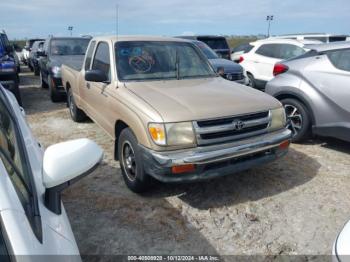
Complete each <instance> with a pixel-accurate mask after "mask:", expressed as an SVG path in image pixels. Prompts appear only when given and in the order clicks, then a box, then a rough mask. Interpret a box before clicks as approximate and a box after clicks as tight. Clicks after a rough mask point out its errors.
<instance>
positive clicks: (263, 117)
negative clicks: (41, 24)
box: [62, 36, 291, 192]
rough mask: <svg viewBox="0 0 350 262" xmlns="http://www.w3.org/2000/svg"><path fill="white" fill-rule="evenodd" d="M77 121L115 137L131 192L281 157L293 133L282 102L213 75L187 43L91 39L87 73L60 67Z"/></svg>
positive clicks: (130, 38) (133, 38)
mask: <svg viewBox="0 0 350 262" xmlns="http://www.w3.org/2000/svg"><path fill="white" fill-rule="evenodd" d="M62 80H63V85H64V87H65V90H66V92H67V95H68V96H67V98H68V99H67V100H68V106H69V109H70V114H71V117H72V119H73V120H74V121H77V122H80V121H83V120H84V119H85V118H86V115H87V116H89V117H90V118H91V119H93V120H94V121H95V122H96V123H97V124H98V125H99V126H100V127H101V128H103V129H104V130H105V131H106V133H107V134H108V135H109V136H110V137H111V138H113V140H114V141H115V143H114V145H112V146H114V150H115V159H116V160H119V161H120V167H121V170H122V174H123V178H124V180H125V182H126V184H127V186H128V187H129V188H130V189H131V190H132V191H134V192H141V191H144V190H146V189H147V188H148V186H149V182H150V180H151V177H153V178H155V179H157V180H160V181H163V182H183V181H197V180H203V179H209V178H214V177H218V176H223V175H229V174H232V173H234V172H238V171H242V170H245V169H248V168H251V167H254V166H257V165H260V164H263V163H267V162H270V161H272V160H275V159H276V158H278V157H280V156H283V155H284V154H286V152H287V150H288V147H289V142H290V139H291V132H290V131H289V130H288V129H287V128H286V127H285V125H286V118H285V113H284V110H283V108H282V106H281V104H280V103H279V102H278V101H277V100H276V99H274V98H273V97H271V96H269V95H267V94H265V93H262V92H260V91H257V90H255V89H252V88H249V87H247V86H243V85H240V84H236V83H233V82H231V81H227V80H225V79H223V78H221V77H219V76H218V75H217V73H216V72H215V71H214V70H213V68H212V67H211V65H210V63H209V62H208V60H207V59H206V58H205V56H204V55H203V53H202V52H201V51H200V50H199V49H198V48H197V47H196V46H195V45H194V44H192V43H191V42H188V41H187V40H182V39H178V38H165V37H141V36H118V37H95V38H93V39H92V40H91V42H90V44H89V47H88V50H87V53H86V55H85V61H84V64H83V68H74V67H72V66H69V65H63V66H62Z"/></svg>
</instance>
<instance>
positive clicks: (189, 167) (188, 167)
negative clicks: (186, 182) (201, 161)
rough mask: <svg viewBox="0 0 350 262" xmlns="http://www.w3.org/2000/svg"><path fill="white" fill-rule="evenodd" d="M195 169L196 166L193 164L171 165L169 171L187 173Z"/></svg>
mask: <svg viewBox="0 0 350 262" xmlns="http://www.w3.org/2000/svg"><path fill="white" fill-rule="evenodd" d="M195 170H196V166H195V165H193V164H188V165H181V166H173V167H172V168H171V172H172V173H173V174H182V173H189V172H194V171H195Z"/></svg>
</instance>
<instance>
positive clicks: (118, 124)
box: [114, 120, 129, 160]
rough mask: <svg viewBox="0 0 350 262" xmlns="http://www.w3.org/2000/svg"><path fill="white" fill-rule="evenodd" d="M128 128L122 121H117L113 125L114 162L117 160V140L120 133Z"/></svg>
mask: <svg viewBox="0 0 350 262" xmlns="http://www.w3.org/2000/svg"><path fill="white" fill-rule="evenodd" d="M128 127H129V126H128V125H127V124H126V123H125V122H123V121H122V120H118V121H117V122H116V123H115V128H114V130H115V131H114V133H115V142H114V159H115V160H119V159H118V140H119V136H120V133H121V132H122V131H123V130H124V129H125V128H128Z"/></svg>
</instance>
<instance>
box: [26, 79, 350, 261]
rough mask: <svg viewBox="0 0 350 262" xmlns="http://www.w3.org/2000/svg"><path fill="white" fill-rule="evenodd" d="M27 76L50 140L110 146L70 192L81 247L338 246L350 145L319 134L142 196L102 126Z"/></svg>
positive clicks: (37, 127)
mask: <svg viewBox="0 0 350 262" xmlns="http://www.w3.org/2000/svg"><path fill="white" fill-rule="evenodd" d="M21 84H22V86H21V92H22V97H23V101H24V109H25V110H26V113H27V119H28V122H29V124H30V126H31V128H32V130H33V132H34V134H35V136H36V137H37V138H38V139H39V141H40V142H41V143H42V144H43V145H44V146H45V147H47V146H49V145H51V144H54V143H57V142H61V141H65V140H69V139H74V138H80V137H88V138H91V139H93V140H95V141H96V142H97V143H98V144H99V145H100V146H102V147H103V149H104V150H105V157H104V161H103V163H102V165H101V166H100V167H99V168H98V169H97V170H96V171H95V172H94V173H93V174H92V175H90V176H88V177H86V178H84V179H83V180H81V181H80V182H78V183H77V184H76V185H74V186H73V187H71V188H70V189H69V190H67V191H66V192H65V194H64V204H65V207H66V210H67V213H68V215H69V218H70V221H71V224H72V228H73V232H74V234H75V237H76V240H77V242H78V245H79V248H80V252H81V253H82V254H85V255H86V254H129V255H130V254H143V255H145V254H220V255H231V254H240V255H243V254H244V255H247V254H264V255H275V254H308V255H318V254H330V253H331V247H332V243H333V241H334V238H335V237H336V235H337V233H338V232H339V230H340V229H341V228H342V226H343V224H344V223H345V222H346V221H347V220H348V219H350V144H349V143H345V142H341V141H337V140H329V139H315V140H312V141H310V142H308V143H307V144H303V145H292V147H291V149H290V152H289V154H288V155H287V156H286V157H285V158H283V159H282V160H280V161H278V162H275V163H271V164H268V165H265V166H262V167H259V168H255V169H252V170H249V171H246V172H242V173H239V174H234V175H231V176H227V177H223V178H219V179H216V180H212V181H208V182H204V183H196V184H185V185H163V184H160V185H158V186H157V187H156V188H155V189H154V190H153V192H151V193H147V194H145V195H143V196H139V195H136V194H133V193H132V192H130V191H129V190H128V189H127V188H126V186H125V185H124V182H123V180H122V177H121V174H120V169H119V164H118V162H115V161H114V160H113V147H112V146H113V141H112V140H111V139H110V138H109V137H108V136H107V135H106V134H105V133H104V131H103V130H101V129H100V128H99V127H98V126H97V125H96V124H94V123H93V122H86V123H82V124H77V123H74V122H73V121H72V120H71V119H70V116H69V113H68V109H67V108H66V105H65V103H58V104H53V103H51V102H50V101H49V97H48V91H47V90H45V89H41V88H40V86H39V80H38V78H37V77H34V76H33V74H32V73H29V72H25V73H23V74H21Z"/></svg>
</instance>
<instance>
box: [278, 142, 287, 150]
mask: <svg viewBox="0 0 350 262" xmlns="http://www.w3.org/2000/svg"><path fill="white" fill-rule="evenodd" d="M289 144H290V143H289V141H288V140H286V141H283V142H282V143H281V144H280V145H279V148H280V149H283V150H284V149H287V148H288V147H289Z"/></svg>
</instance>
